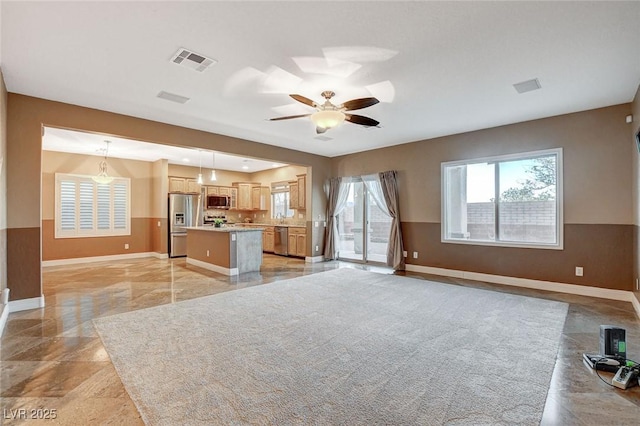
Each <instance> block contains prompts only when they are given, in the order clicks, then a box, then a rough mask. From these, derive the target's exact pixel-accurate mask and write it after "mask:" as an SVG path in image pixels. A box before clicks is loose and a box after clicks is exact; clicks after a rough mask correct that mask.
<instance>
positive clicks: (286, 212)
mask: <svg viewBox="0 0 640 426" xmlns="http://www.w3.org/2000/svg"><path fill="white" fill-rule="evenodd" d="M286 217H293V210H291V209H290V208H289V182H273V183H272V184H271V218H272V219H281V218H286Z"/></svg>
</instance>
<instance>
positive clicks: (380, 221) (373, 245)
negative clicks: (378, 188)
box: [338, 180, 391, 263]
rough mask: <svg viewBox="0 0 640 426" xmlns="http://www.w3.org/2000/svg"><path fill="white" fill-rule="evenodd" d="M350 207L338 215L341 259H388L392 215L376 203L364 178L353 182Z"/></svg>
mask: <svg viewBox="0 0 640 426" xmlns="http://www.w3.org/2000/svg"><path fill="white" fill-rule="evenodd" d="M348 185H349V195H348V197H347V206H346V207H345V209H344V210H343V211H342V212H341V213H340V214H339V215H338V250H339V258H340V259H343V260H349V261H356V262H376V263H378V262H379V263H384V262H386V261H387V246H388V244H389V233H390V230H391V217H390V216H389V215H387V214H386V213H385V211H386V209H381V208H380V207H379V206H378V204H377V203H376V201H375V199H374V197H373V194H371V193H370V192H369V191H368V190H367V187H366V185H365V184H364V183H363V182H362V180H357V181H354V182H351V183H349V184H348Z"/></svg>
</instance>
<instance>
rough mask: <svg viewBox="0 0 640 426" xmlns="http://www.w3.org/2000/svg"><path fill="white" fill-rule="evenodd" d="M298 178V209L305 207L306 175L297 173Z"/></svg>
mask: <svg viewBox="0 0 640 426" xmlns="http://www.w3.org/2000/svg"><path fill="white" fill-rule="evenodd" d="M297 178H298V185H297V186H298V197H297V198H298V210H305V209H306V208H307V197H306V195H307V194H306V193H307V175H297Z"/></svg>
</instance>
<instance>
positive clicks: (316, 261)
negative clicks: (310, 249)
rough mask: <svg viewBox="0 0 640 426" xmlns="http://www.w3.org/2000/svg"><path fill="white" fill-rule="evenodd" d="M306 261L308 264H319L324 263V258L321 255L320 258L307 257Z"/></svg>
mask: <svg viewBox="0 0 640 426" xmlns="http://www.w3.org/2000/svg"><path fill="white" fill-rule="evenodd" d="M304 261H305V262H306V263H318V262H324V256H322V255H320V256H307V257H305V258H304Z"/></svg>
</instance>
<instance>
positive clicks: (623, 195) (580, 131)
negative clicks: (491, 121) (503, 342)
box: [333, 104, 634, 290]
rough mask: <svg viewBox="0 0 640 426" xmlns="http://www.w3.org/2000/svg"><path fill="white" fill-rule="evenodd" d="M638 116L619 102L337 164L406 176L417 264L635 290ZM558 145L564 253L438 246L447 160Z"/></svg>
mask: <svg viewBox="0 0 640 426" xmlns="http://www.w3.org/2000/svg"><path fill="white" fill-rule="evenodd" d="M630 111H631V105H630V104H624V105H617V106H613V107H609V108H601V109H597V110H592V111H585V112H580V113H576V114H568V115H563V116H558V117H552V118H547V119H542V120H536V121H530V122H525V123H519V124H513V125H509V126H503V127H497V128H492V129H487V130H481V131H476V132H470V133H464V134H460V135H453V136H448V137H443V138H437V139H432V140H425V141H420V142H415V143H411V144H405V145H400V146H395V147H390V148H384V149H378V150H374V151H368V152H363V153H358V154H352V155H347V156H343V157H338V158H334V159H333V174H335V175H338V176H352V175H360V174H366V173H373V172H379V171H383V170H391V169H394V170H397V171H398V176H399V177H398V179H399V195H400V217H401V220H402V222H403V229H404V231H405V233H407V235H406V236H405V237H406V246H405V250H408V251H409V252H412V251H418V252H419V258H418V259H416V260H414V259H411V258H408V259H407V263H409V264H418V265H424V266H437V267H440V268H448V269H463V270H467V271H474V272H484V273H491V274H496V275H506V276H516V277H523V278H532V279H543V278H541V276H542V275H544V277H545V278H544V279H546V280H549V281H557V282H570V283H575V284H581V285H591V286H598V287H608V288H618V289H624V290H630V289H631V288H632V283H633V271H632V270H633V266H632V265H633V253H632V241H633V226H631V225H632V224H633V223H634V218H633V208H632V200H631V197H630V194H631V193H632V190H631V187H632V165H631V161H629V158H631V156H632V155H634V152H633V149H632V148H633V147H632V146H631V145H630V144H629V128H628V125H627V124H626V123H625V117H626V116H627V115H628V114H629V113H630ZM558 147H562V148H563V154H564V221H565V236H566V237H565V244H564V250H561V251H559V250H542V249H513V248H504V247H496V248H487V247H484V246H469V245H465V246H463V245H459V244H443V243H441V242H440V214H441V210H440V209H441V189H440V185H441V181H440V164H441V163H442V162H445V161H452V160H461V159H473V158H480V157H486V156H494V155H502V154H510V153H519V152H527V151H535V150H542V149H549V148H558ZM578 225H580V226H578ZM582 225H584V226H582ZM445 254H446V255H445ZM575 266H583V267H584V276H583V277H575V274H574V268H575Z"/></svg>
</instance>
